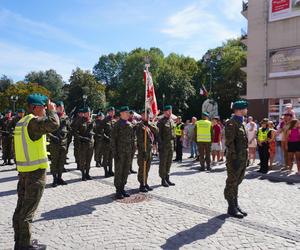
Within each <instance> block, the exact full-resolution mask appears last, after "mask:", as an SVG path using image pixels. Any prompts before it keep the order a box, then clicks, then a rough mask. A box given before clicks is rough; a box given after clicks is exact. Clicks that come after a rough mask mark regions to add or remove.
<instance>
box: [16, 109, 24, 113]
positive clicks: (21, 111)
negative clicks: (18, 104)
mask: <svg viewBox="0 0 300 250" xmlns="http://www.w3.org/2000/svg"><path fill="white" fill-rule="evenodd" d="M17 113H25V109H18V110H17Z"/></svg>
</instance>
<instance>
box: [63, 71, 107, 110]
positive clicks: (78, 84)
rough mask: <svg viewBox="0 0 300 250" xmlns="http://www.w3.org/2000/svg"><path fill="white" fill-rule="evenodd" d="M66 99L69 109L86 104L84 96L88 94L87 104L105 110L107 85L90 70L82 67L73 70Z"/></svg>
mask: <svg viewBox="0 0 300 250" xmlns="http://www.w3.org/2000/svg"><path fill="white" fill-rule="evenodd" d="M69 82H70V85H69V87H68V97H67V100H66V106H67V111H71V110H72V109H74V108H76V109H78V108H80V107H83V106H84V99H83V96H84V95H86V96H87V100H86V105H87V106H89V107H90V108H91V109H92V110H94V111H97V110H103V109H104V108H105V106H106V102H105V86H104V85H103V84H102V83H100V82H99V81H97V80H96V78H95V76H94V75H93V74H92V73H91V72H90V71H88V70H87V71H84V70H82V69H80V68H77V69H76V70H73V72H72V75H71V77H70V80H69Z"/></svg>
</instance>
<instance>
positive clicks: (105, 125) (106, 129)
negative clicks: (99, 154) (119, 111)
mask: <svg viewBox="0 0 300 250" xmlns="http://www.w3.org/2000/svg"><path fill="white" fill-rule="evenodd" d="M107 112H108V115H107V116H106V117H105V118H104V120H103V122H102V146H103V162H102V165H103V168H104V174H105V178H107V177H111V176H114V172H113V170H112V159H113V153H112V148H111V137H112V129H113V127H114V124H115V119H114V116H115V113H116V112H115V108H114V107H110V108H109V109H108V110H107ZM115 161H116V159H115Z"/></svg>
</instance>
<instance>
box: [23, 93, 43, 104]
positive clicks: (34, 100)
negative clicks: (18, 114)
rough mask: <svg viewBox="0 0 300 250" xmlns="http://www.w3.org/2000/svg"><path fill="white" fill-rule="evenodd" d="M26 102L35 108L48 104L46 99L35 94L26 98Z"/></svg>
mask: <svg viewBox="0 0 300 250" xmlns="http://www.w3.org/2000/svg"><path fill="white" fill-rule="evenodd" d="M27 102H28V103H29V104H32V105H35V106H45V105H46V104H47V102H48V97H47V96H44V95H42V94H39V93H35V94H31V95H29V96H28V97H27Z"/></svg>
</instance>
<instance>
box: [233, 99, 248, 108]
mask: <svg viewBox="0 0 300 250" xmlns="http://www.w3.org/2000/svg"><path fill="white" fill-rule="evenodd" d="M247 107H248V102H247V101H243V100H241V101H236V102H234V103H233V105H232V109H245V108H247Z"/></svg>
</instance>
